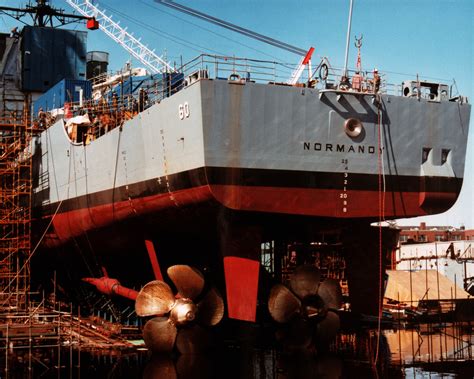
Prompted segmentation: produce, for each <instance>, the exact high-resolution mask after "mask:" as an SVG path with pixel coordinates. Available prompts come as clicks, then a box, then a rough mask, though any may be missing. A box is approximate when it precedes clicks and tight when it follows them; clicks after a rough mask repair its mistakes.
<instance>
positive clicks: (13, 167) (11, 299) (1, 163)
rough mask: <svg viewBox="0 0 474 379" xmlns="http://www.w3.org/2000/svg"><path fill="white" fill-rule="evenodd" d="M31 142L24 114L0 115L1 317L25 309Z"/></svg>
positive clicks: (28, 276)
mask: <svg viewBox="0 0 474 379" xmlns="http://www.w3.org/2000/svg"><path fill="white" fill-rule="evenodd" d="M25 109H27V107H25ZM31 138H32V126H31V122H30V120H29V117H28V113H27V112H22V111H16V112H9V113H8V114H0V314H3V315H5V314H6V313H16V312H22V311H26V310H27V309H28V302H29V295H28V294H29V291H30V255H31V191H32V156H31V155H32V154H31V146H32V145H31V143H30V142H31Z"/></svg>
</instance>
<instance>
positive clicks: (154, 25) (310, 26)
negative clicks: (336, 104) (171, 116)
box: [0, 0, 474, 228]
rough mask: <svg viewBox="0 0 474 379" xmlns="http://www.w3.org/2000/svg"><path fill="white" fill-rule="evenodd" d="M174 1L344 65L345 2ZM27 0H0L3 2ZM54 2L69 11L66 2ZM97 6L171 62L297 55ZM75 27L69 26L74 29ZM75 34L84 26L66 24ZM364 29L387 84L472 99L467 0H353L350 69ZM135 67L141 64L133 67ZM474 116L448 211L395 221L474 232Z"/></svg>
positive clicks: (180, 17) (148, 0)
mask: <svg viewBox="0 0 474 379" xmlns="http://www.w3.org/2000/svg"><path fill="white" fill-rule="evenodd" d="M178 2H179V3H181V4H183V5H186V6H188V7H192V8H194V9H197V10H199V11H201V12H204V13H207V14H210V15H212V16H215V17H218V18H221V19H224V20H226V21H229V22H232V23H234V24H237V25H239V26H241V27H244V28H248V29H251V30H253V31H255V32H258V33H261V34H264V35H266V36H269V37H272V38H275V39H277V40H281V41H284V42H286V43H289V44H291V45H294V46H298V47H300V48H302V49H306V50H307V49H308V48H309V47H311V46H313V47H315V49H316V51H315V56H314V57H313V59H314V58H315V57H317V56H327V57H329V60H330V62H331V64H332V65H333V66H338V67H342V66H343V64H344V51H345V43H346V32H347V18H348V11H349V0H194V1H192V0H179V1H178ZM26 3H27V1H18V0H2V1H1V4H3V5H5V6H22V5H25V4H26ZM51 3H52V5H53V6H56V7H59V8H63V9H65V10H66V11H67V12H72V11H73V10H72V8H70V6H69V5H68V4H67V2H66V1H64V0H52V1H51ZM95 4H96V5H98V6H99V7H100V8H101V9H103V10H105V11H106V13H107V14H109V15H112V18H113V20H115V21H120V25H121V26H126V27H127V30H128V31H129V32H133V33H134V36H136V37H140V38H141V42H143V43H145V44H146V45H147V46H148V47H150V48H151V49H152V50H153V49H154V50H155V52H156V53H157V54H159V55H163V56H164V57H165V58H166V60H168V61H170V62H181V60H182V61H183V62H186V61H188V60H191V59H192V58H194V57H195V56H197V55H199V54H200V53H202V52H206V53H211V54H223V55H231V56H232V55H235V56H241V57H249V58H256V59H265V60H272V61H273V60H278V61H283V62H290V63H291V62H294V64H295V65H296V63H297V62H298V61H299V59H300V57H298V56H296V55H294V54H292V53H289V52H286V51H284V50H280V49H277V48H275V47H273V46H270V45H266V44H264V43H261V42H259V41H256V40H253V39H250V38H248V37H245V36H242V35H240V34H236V33H234V32H232V31H229V30H226V29H223V28H221V27H218V26H215V25H212V24H209V23H207V22H205V21H202V20H199V19H196V18H193V17H191V16H188V15H186V14H183V13H179V12H177V11H175V10H172V9H170V8H167V7H164V6H162V5H159V4H157V3H156V2H155V1H153V0H127V1H124V0H103V1H102V0H97V1H95ZM14 25H19V24H18V22H17V21H16V20H13V19H11V18H9V17H8V16H4V15H3V16H1V15H0V30H3V29H6V30H7V31H9V30H10V29H11V27H13V26H14ZM70 27H71V26H70ZM72 27H73V28H77V29H78V30H82V29H84V27H83V26H81V25H75V26H72ZM355 35H357V36H360V35H363V40H362V42H363V46H362V67H363V69H366V70H371V69H372V68H374V67H377V68H378V69H379V71H382V72H384V73H386V77H387V80H388V81H389V82H392V83H401V82H402V80H404V79H406V78H410V79H412V78H416V74H419V75H420V76H422V77H424V78H427V79H431V80H437V81H441V82H445V83H448V84H452V83H453V79H454V80H455V82H456V85H457V89H458V91H459V93H460V94H462V95H465V96H468V98H469V99H470V101H471V103H472V102H473V101H474V97H473V96H474V78H473V71H474V68H473V50H474V37H473V35H474V1H472V0H383V1H380V0H354V8H353V17H352V30H351V51H350V55H349V67H354V66H355V62H356V49H355V48H354V45H353V42H354V36H355ZM88 49H89V50H102V51H108V52H109V53H110V62H111V63H110V66H109V68H110V69H112V70H118V69H120V68H121V67H123V66H124V64H125V62H126V61H127V60H129V59H131V57H130V55H129V54H128V53H127V52H126V51H125V50H124V49H123V48H122V47H120V46H119V45H117V44H116V43H115V42H113V41H112V40H111V39H110V38H109V37H107V36H106V35H105V34H103V33H102V32H100V31H95V32H91V33H89V36H88ZM134 65H137V66H139V65H138V64H136V63H134ZM472 119H474V115H473V116H472V117H471V122H470V129H471V133H470V138H469V141H468V152H467V160H466V168H465V173H464V175H465V181H464V184H463V189H462V191H461V195H460V197H459V199H458V201H457V203H456V204H455V205H454V206H453V208H451V209H450V210H449V211H448V212H446V213H444V214H441V215H436V216H430V217H424V218H422V219H419V218H417V219H408V220H399V221H398V224H399V225H417V224H418V223H419V222H421V221H426V222H427V224H428V225H451V226H455V227H459V226H461V225H464V226H466V227H467V228H474V178H473V177H474V135H473V134H474V126H473V124H474V122H473V121H472Z"/></svg>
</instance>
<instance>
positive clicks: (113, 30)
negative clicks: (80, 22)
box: [66, 0, 175, 74]
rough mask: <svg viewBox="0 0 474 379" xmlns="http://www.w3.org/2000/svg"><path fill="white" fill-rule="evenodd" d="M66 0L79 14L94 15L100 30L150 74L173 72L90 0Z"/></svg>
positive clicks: (172, 69)
mask: <svg viewBox="0 0 474 379" xmlns="http://www.w3.org/2000/svg"><path fill="white" fill-rule="evenodd" d="M66 2H67V3H68V4H69V5H70V6H71V7H72V8H74V9H75V10H76V11H77V12H79V13H80V14H82V15H84V16H86V17H94V18H95V20H97V21H98V22H99V28H100V30H102V31H103V32H104V33H105V34H107V35H108V36H109V37H110V38H112V39H113V40H114V41H115V42H117V43H118V44H119V45H121V46H122V47H123V48H124V49H125V50H127V51H128V52H129V53H130V54H132V55H133V56H134V57H135V58H136V59H137V60H138V61H139V62H141V63H142V64H143V65H145V66H146V68H147V69H148V70H149V71H150V72H151V73H152V74H158V73H171V72H175V69H174V68H173V67H172V66H171V65H170V64H169V63H168V62H166V61H165V60H164V59H162V58H161V57H159V56H158V55H156V54H155V52H154V51H152V50H150V49H149V48H148V47H147V46H145V45H144V44H143V43H141V42H140V41H139V40H138V39H137V38H135V37H134V36H133V35H131V34H130V33H128V32H127V30H126V28H122V27H121V26H120V25H119V24H118V23H116V22H115V21H113V20H112V18H111V17H109V16H107V15H106V14H105V13H104V11H102V10H100V9H99V8H98V7H97V6H96V5H94V4H92V2H91V1H90V0H66Z"/></svg>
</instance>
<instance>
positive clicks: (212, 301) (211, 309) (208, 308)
mask: <svg viewBox="0 0 474 379" xmlns="http://www.w3.org/2000/svg"><path fill="white" fill-rule="evenodd" d="M197 307H198V311H199V313H198V320H199V322H201V323H202V324H204V325H207V326H214V325H217V324H218V323H219V322H220V321H221V320H222V317H224V301H223V300H222V296H221V295H220V294H219V292H217V290H216V289H215V288H211V289H210V290H209V291H208V292H207V293H206V296H204V297H203V299H202V300H201V301H200V302H199V303H198V305H197Z"/></svg>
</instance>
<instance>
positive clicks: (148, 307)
mask: <svg viewBox="0 0 474 379" xmlns="http://www.w3.org/2000/svg"><path fill="white" fill-rule="evenodd" d="M174 301H175V299H174V296H173V292H172V291H171V288H170V286H169V285H168V284H166V283H165V282H162V281H160V280H154V281H152V282H150V283H147V284H146V285H145V287H143V288H142V289H141V291H140V292H139V293H138V295H137V300H136V301H135V311H136V312H137V315H138V316H142V317H143V316H156V315H163V314H165V313H168V312H169V311H170V310H171V308H172V307H173V304H174Z"/></svg>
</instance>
